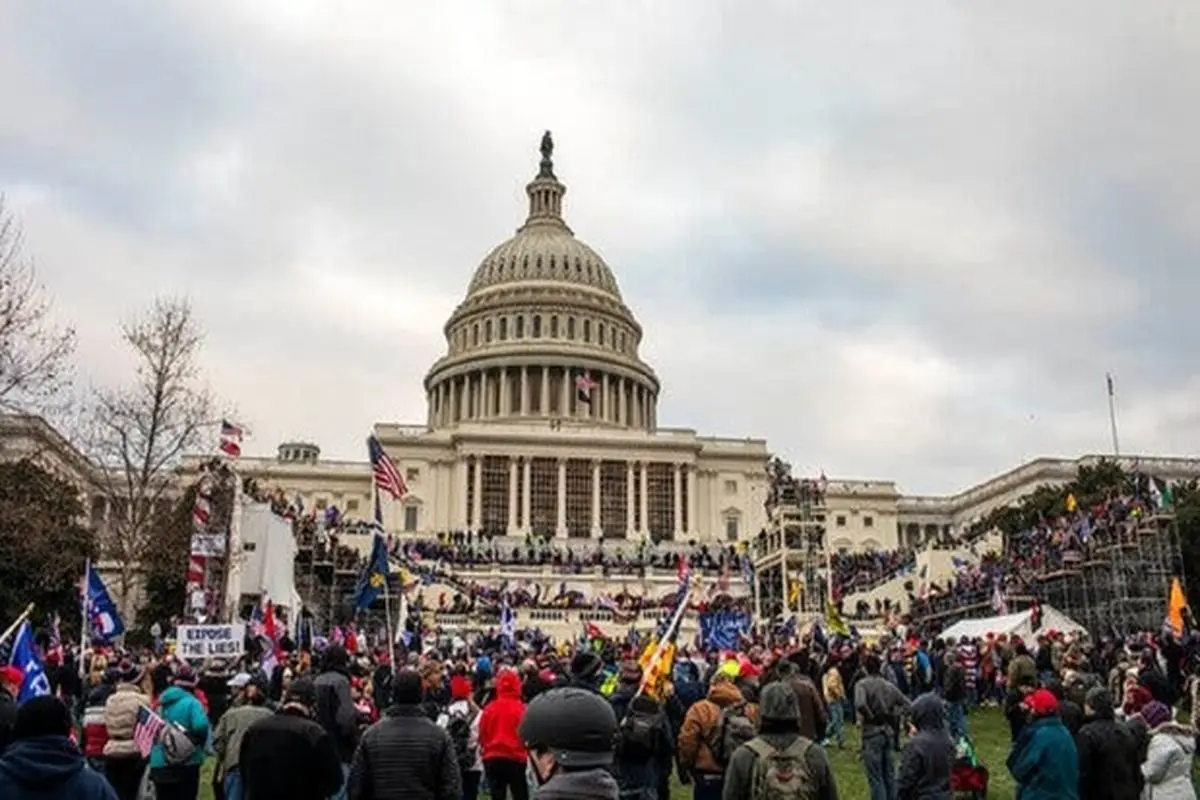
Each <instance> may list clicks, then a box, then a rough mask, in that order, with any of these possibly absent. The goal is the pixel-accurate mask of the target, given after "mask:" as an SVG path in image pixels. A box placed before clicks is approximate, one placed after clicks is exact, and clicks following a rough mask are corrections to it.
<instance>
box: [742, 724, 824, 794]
mask: <svg viewBox="0 0 1200 800" xmlns="http://www.w3.org/2000/svg"><path fill="white" fill-rule="evenodd" d="M748 746H749V748H750V749H751V750H753V751H754V754H755V756H757V758H756V759H755V761H754V769H753V770H752V771H751V773H750V774H751V779H750V798H751V800H811V798H815V797H816V796H817V793H816V787H815V786H813V783H812V775H810V774H809V771H808V760H807V756H808V748H810V747H812V742H810V741H809V740H808V739H805V738H804V737H803V736H801V737H798V738H797V739H796V741H794V742H792V743H791V745H789V746H788V747H787V748H786V749H784V750H776V749H775V748H774V747H772V746H771V745H769V744H767V743H766V741H765V740H763V739H757V738H756V739H754V740H752V741H750V742H749V743H748Z"/></svg>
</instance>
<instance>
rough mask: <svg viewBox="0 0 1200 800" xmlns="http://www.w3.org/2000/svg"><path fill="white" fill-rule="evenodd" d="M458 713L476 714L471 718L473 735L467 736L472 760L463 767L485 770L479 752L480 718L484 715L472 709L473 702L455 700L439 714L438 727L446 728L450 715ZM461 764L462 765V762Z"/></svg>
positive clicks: (465, 714) (471, 770) (467, 769)
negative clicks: (468, 764)
mask: <svg viewBox="0 0 1200 800" xmlns="http://www.w3.org/2000/svg"><path fill="white" fill-rule="evenodd" d="M457 714H460V715H462V716H464V717H471V715H472V714H474V715H475V716H474V718H473V719H471V735H470V736H469V737H467V752H468V753H470V754H471V758H472V761H471V765H470V766H468V767H463V769H464V770H465V771H466V772H483V759H482V758H480V753H479V718H480V717H481V716H483V715H482V714H480V713H479V712H478V711H474V710H472V708H471V704H470V703H469V702H467V701H466V700H455V701H454V702H453V703H451V704H450V705H449V706H447V708H446V710H445V711H443V712H442V713H441V714H439V715H438V721H437V724H438V727H440V728H442V729H443V730H445V729H446V726H448V725H449V724H450V717H452V716H454V715H457ZM459 766H460V767H462V765H461V764H460V765H459Z"/></svg>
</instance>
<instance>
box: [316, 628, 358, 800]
mask: <svg viewBox="0 0 1200 800" xmlns="http://www.w3.org/2000/svg"><path fill="white" fill-rule="evenodd" d="M349 670H350V658H349V656H347V655H346V650H345V648H343V647H342V646H341V645H332V646H330V647H329V649H328V650H326V651H325V656H324V659H323V662H322V670H321V674H320V675H318V676H317V679H316V681H315V682H314V684H313V685H314V687H315V688H316V692H317V706H316V712H317V716H316V719H317V722H319V723H320V724H321V726H322V727H323V728H325V730H326V731H327V732H328V733H329V735H330V736H332V737H333V741H334V743H335V744H336V745H337V749H338V755H339V756H340V757H341V759H342V774H343V776H344V780H343V786H342V790H341V791H339V792H337V793H335V795H334V800H345V797H346V790H345V783H346V781H348V780H349V776H350V763H351V762H352V761H353V760H354V748H355V745H356V744H357V740H358V710H357V709H356V708H355V707H354V698H353V697H352V696H351V694H350V671H349Z"/></svg>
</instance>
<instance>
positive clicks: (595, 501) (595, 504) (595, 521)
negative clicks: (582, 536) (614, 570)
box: [592, 459, 601, 539]
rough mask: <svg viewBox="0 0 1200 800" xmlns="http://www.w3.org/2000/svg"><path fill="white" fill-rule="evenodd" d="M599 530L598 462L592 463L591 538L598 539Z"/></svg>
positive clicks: (597, 460)
mask: <svg viewBox="0 0 1200 800" xmlns="http://www.w3.org/2000/svg"><path fill="white" fill-rule="evenodd" d="M600 535H601V530H600V460H599V459H596V460H594V461H592V538H594V539H595V538H599V537H600Z"/></svg>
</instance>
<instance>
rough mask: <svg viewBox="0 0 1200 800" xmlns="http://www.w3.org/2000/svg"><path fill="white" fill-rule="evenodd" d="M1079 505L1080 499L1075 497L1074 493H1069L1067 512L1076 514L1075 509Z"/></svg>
mask: <svg viewBox="0 0 1200 800" xmlns="http://www.w3.org/2000/svg"><path fill="white" fill-rule="evenodd" d="M1078 507H1079V501H1078V500H1076V499H1075V495H1074V494H1069V495H1067V513H1068V514H1074V513H1075V509H1076V508H1078Z"/></svg>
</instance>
